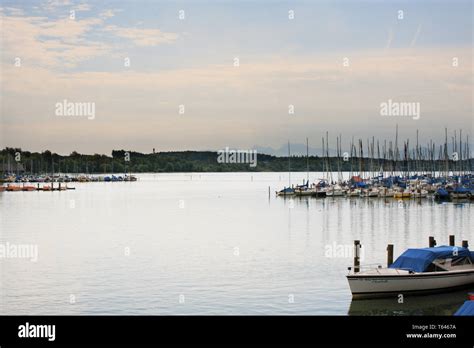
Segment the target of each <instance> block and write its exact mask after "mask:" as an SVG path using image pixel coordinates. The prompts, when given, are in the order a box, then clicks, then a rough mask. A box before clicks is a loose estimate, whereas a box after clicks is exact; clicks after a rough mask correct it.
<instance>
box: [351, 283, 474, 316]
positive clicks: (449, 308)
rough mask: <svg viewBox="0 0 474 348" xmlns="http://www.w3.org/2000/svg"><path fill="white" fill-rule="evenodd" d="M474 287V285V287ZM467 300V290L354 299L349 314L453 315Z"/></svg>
mask: <svg viewBox="0 0 474 348" xmlns="http://www.w3.org/2000/svg"><path fill="white" fill-rule="evenodd" d="M473 289H474V287H473ZM465 300H466V290H457V291H451V292H449V293H439V294H432V295H425V296H411V297H410V296H406V297H405V296H404V298H403V302H402V301H400V302H399V301H398V297H397V298H395V299H394V298H393V297H392V298H373V299H365V300H363V301H358V300H355V301H352V302H351V305H350V307H349V311H348V314H349V315H444V316H451V315H453V314H454V313H455V312H456V310H457V309H458V308H459V307H460V306H461V305H462V303H463V302H464V301H465Z"/></svg>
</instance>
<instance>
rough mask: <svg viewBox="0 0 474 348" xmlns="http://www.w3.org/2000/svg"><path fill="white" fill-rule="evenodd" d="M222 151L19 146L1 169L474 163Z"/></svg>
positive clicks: (418, 167)
mask: <svg viewBox="0 0 474 348" xmlns="http://www.w3.org/2000/svg"><path fill="white" fill-rule="evenodd" d="M217 159H218V153H217V152H211V151H180V152H157V153H149V154H144V153H140V152H133V151H129V152H128V151H125V150H114V151H112V154H111V156H106V155H100V154H94V155H84V154H79V153H77V152H75V151H74V152H72V153H71V154H70V155H67V156H62V155H59V154H56V153H52V152H51V151H49V150H46V151H43V152H41V153H38V152H29V151H22V150H21V149H19V148H5V149H3V150H1V151H0V161H1V162H0V163H1V164H2V167H1V168H0V169H1V170H2V171H3V172H4V173H5V172H11V173H16V172H25V173H32V174H40V173H90V174H93V173H96V174H99V173H127V172H132V173H145V172H158V173H159V172H166V173H169V172H285V171H288V168H289V165H290V167H291V170H292V171H306V169H307V165H308V166H309V170H310V171H326V170H328V169H329V170H332V171H338V170H340V171H353V172H356V173H357V172H359V171H373V172H378V171H379V170H380V169H381V168H383V169H384V170H386V171H391V170H393V169H395V170H401V171H406V170H407V169H408V170H410V171H423V172H431V171H438V170H439V171H445V170H446V166H447V165H448V166H449V169H450V170H455V171H470V170H472V168H473V165H474V159H472V158H471V159H469V160H462V161H453V160H449V161H444V160H432V161H429V160H414V159H410V158H407V159H404V160H403V159H400V160H398V161H392V160H387V159H385V160H384V159H376V158H367V157H365V158H362V159H360V158H357V157H352V158H345V159H343V158H342V157H329V158H326V157H318V156H309V157H308V158H306V156H292V157H291V158H290V163H288V162H289V161H288V157H277V156H271V155H265V154H258V156H257V165H256V166H255V167H252V166H250V165H249V163H235V164H230V163H219V162H218V161H217Z"/></svg>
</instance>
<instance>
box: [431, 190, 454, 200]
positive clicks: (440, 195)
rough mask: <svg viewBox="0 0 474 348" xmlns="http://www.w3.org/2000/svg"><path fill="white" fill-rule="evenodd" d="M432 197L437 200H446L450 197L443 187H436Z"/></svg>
mask: <svg viewBox="0 0 474 348" xmlns="http://www.w3.org/2000/svg"><path fill="white" fill-rule="evenodd" d="M434 197H435V199H437V200H448V199H449V198H450V196H449V192H448V190H446V189H445V188H444V187H440V188H439V189H437V190H436V192H435V194H434Z"/></svg>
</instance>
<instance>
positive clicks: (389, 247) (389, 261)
mask: <svg viewBox="0 0 474 348" xmlns="http://www.w3.org/2000/svg"><path fill="white" fill-rule="evenodd" d="M392 263H393V244H389V245H387V267H390V265H391V264H392Z"/></svg>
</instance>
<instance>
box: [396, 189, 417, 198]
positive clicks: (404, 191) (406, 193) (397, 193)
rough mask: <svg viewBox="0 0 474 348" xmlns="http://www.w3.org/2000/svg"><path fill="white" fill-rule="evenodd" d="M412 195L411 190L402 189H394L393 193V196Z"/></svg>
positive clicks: (407, 196) (403, 196)
mask: <svg viewBox="0 0 474 348" xmlns="http://www.w3.org/2000/svg"><path fill="white" fill-rule="evenodd" d="M411 195H412V193H411V191H410V190H408V189H404V190H403V191H395V192H394V193H393V198H410V197H411Z"/></svg>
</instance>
